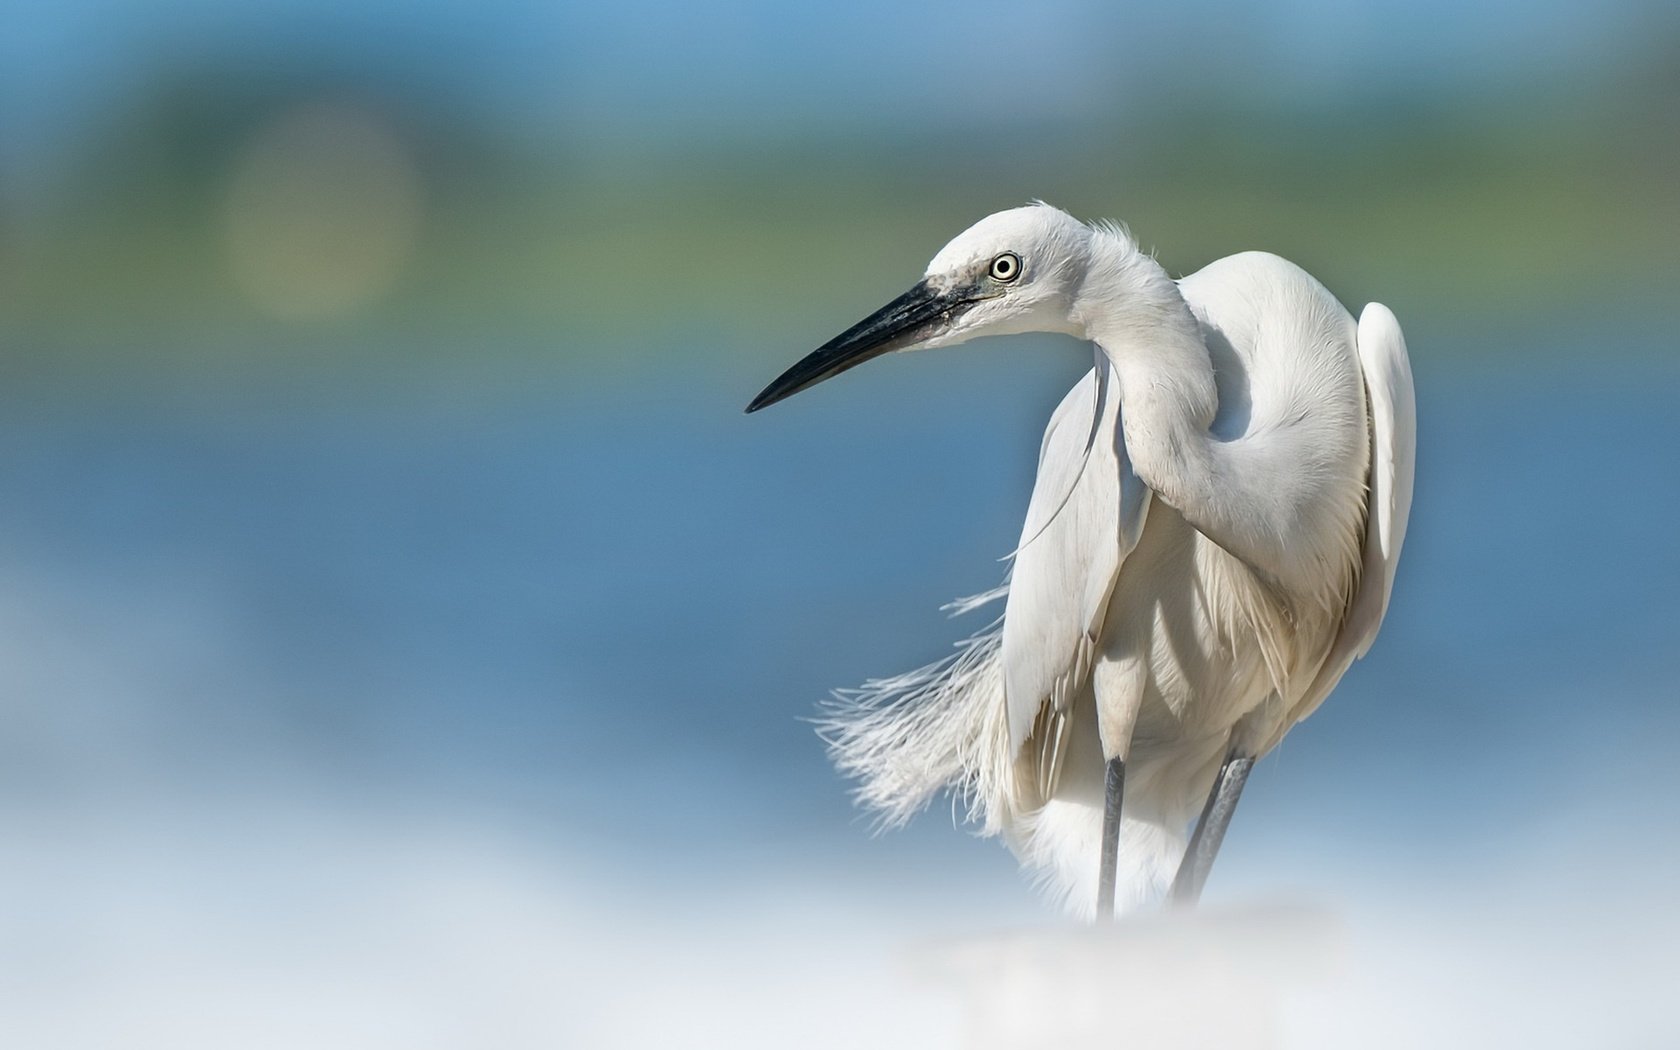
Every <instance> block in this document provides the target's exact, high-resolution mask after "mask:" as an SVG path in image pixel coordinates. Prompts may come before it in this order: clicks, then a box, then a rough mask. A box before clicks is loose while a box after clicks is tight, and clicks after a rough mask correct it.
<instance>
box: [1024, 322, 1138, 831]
mask: <svg viewBox="0 0 1680 1050" xmlns="http://www.w3.org/2000/svg"><path fill="white" fill-rule="evenodd" d="M1148 503H1149V489H1148V488H1147V487H1145V486H1144V484H1143V482H1142V481H1140V480H1139V479H1138V476H1137V475H1136V474H1135V473H1134V472H1133V471H1132V469H1131V464H1130V461H1129V458H1128V457H1127V455H1126V449H1125V442H1124V436H1123V432H1122V429H1121V426H1120V395H1119V391H1118V390H1117V389H1115V380H1114V373H1113V366H1112V365H1111V364H1110V363H1109V360H1108V356H1107V355H1106V354H1105V353H1103V351H1102V349H1101V348H1100V347H1099V348H1097V350H1096V366H1095V367H1094V368H1093V369H1092V370H1091V371H1090V372H1089V373H1087V374H1086V376H1085V378H1084V379H1082V380H1080V381H1079V383H1077V384H1075V386H1074V388H1073V389H1072V390H1070V391H1068V393H1067V396H1066V397H1064V398H1063V399H1062V403H1061V405H1059V406H1058V407H1057V409H1056V412H1055V414H1054V415H1053V416H1051V418H1050V425H1049V426H1048V427H1047V428H1046V429H1045V432H1044V443H1043V445H1042V446H1041V447H1040V450H1039V456H1038V480H1037V481H1036V482H1035V483H1034V484H1033V494H1032V501H1031V503H1030V504H1029V506H1028V508H1027V520H1026V524H1025V525H1024V526H1023V527H1022V530H1021V545H1020V546H1019V547H1018V548H1016V551H1015V554H1014V559H1015V564H1014V569H1013V572H1012V573H1011V575H1010V582H1009V599H1008V604H1007V605H1006V606H1005V608H1004V618H1003V678H1004V700H1005V703H1006V705H1007V708H1008V721H1009V743H1010V749H1011V752H1012V753H1013V754H1016V755H1019V754H1020V753H1021V748H1022V746H1023V745H1024V744H1025V743H1026V742H1027V741H1028V740H1029V739H1036V740H1037V741H1038V746H1039V755H1038V785H1039V788H1040V792H1041V795H1042V796H1043V797H1045V798H1048V797H1050V795H1051V794H1052V793H1053V791H1054V789H1055V785H1056V778H1057V776H1058V774H1059V773H1060V770H1061V763H1062V759H1063V755H1064V752H1063V743H1064V741H1065V736H1066V732H1067V725H1068V715H1069V713H1070V710H1071V708H1072V706H1073V700H1074V697H1075V696H1077V695H1078V693H1079V690H1080V689H1082V688H1083V687H1084V686H1085V684H1086V683H1087V682H1088V681H1089V679H1090V675H1091V664H1092V661H1093V659H1094V658H1095V654H1096V645H1097V639H1098V638H1100V637H1101V636H1102V625H1103V616H1104V614H1105V613H1106V611H1107V608H1108V599H1109V595H1110V594H1111V593H1113V590H1114V582H1115V580H1116V579H1117V578H1118V577H1119V574H1120V565H1121V562H1122V561H1124V560H1125V557H1126V555H1127V554H1129V553H1130V552H1131V550H1132V548H1134V547H1136V546H1137V541H1138V537H1139V535H1141V533H1142V532H1143V520H1144V515H1145V513H1146V512H1147V509H1148Z"/></svg>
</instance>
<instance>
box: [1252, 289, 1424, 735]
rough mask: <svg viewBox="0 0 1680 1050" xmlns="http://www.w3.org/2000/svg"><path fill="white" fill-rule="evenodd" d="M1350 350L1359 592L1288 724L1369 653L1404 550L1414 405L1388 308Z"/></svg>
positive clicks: (1408, 369) (1364, 321) (1363, 319)
mask: <svg viewBox="0 0 1680 1050" xmlns="http://www.w3.org/2000/svg"><path fill="white" fill-rule="evenodd" d="M1358 342H1359V367H1360V370H1361V371H1362V372H1363V373H1364V377H1365V394H1366V398H1367V402H1368V404H1369V407H1370V428H1371V468H1370V469H1371V473H1370V481H1369V485H1368V489H1367V494H1366V505H1365V507H1366V510H1365V543H1364V551H1363V554H1362V563H1361V566H1360V573H1359V586H1358V588H1357V589H1356V590H1355V591H1354V594H1353V597H1352V598H1351V600H1350V601H1349V602H1348V610H1347V615H1346V616H1345V617H1344V618H1343V620H1342V626H1341V629H1340V630H1339V631H1338V632H1337V634H1336V640H1335V641H1334V642H1333V643H1332V644H1331V647H1330V653H1329V655H1328V656H1327V657H1326V658H1325V661H1324V664H1323V666H1322V667H1321V668H1320V669H1319V672H1318V675H1317V676H1316V677H1315V678H1314V679H1313V683H1312V685H1311V686H1310V687H1309V688H1308V689H1307V691H1306V693H1305V694H1303V696H1302V699H1301V701H1300V702H1299V703H1298V704H1297V705H1296V709H1295V711H1294V712H1293V717H1292V718H1291V720H1290V722H1291V723H1293V722H1298V721H1300V720H1301V719H1303V718H1305V717H1307V716H1308V715H1310V714H1312V713H1313V711H1315V710H1316V709H1317V708H1318V705H1319V704H1321V703H1323V702H1324V698H1325V697H1326V696H1329V695H1330V691H1331V690H1332V689H1334V688H1335V687H1336V683H1337V682H1338V681H1340V680H1341V677H1342V675H1343V673H1345V672H1346V671H1347V669H1348V666H1349V665H1350V664H1352V663H1353V661H1355V660H1357V659H1358V658H1360V657H1362V656H1364V655H1365V654H1366V653H1367V652H1369V651H1370V649H1371V643H1372V642H1373V641H1375V640H1376V637H1377V629H1378V628H1379V627H1381V626H1382V622H1383V617H1384V616H1385V615H1386V614H1387V613H1388V598H1389V594H1390V592H1392V591H1393V589H1394V570H1395V568H1396V566H1398V565H1399V563H1400V546H1401V544H1402V543H1404V542H1405V539H1406V521H1407V518H1408V517H1410V515H1411V511H1412V473H1413V465H1414V461H1415V459H1416V457H1417V398H1416V395H1415V394H1414V393H1413V390H1412V366H1411V362H1410V360H1409V359H1408V358H1407V356H1406V338H1405V336H1403V335H1402V334H1401V333H1400V322H1399V321H1398V320H1396V319H1395V317H1394V314H1393V313H1392V312H1391V311H1390V310H1389V309H1388V307H1386V306H1384V305H1382V304H1381V303H1371V304H1369V305H1368V306H1366V307H1365V310H1364V312H1363V313H1361V314H1360V315H1359V335H1358ZM1284 728H1285V729H1287V726H1285V727H1284ZM1280 733H1281V730H1280ZM1274 743H1275V741H1274Z"/></svg>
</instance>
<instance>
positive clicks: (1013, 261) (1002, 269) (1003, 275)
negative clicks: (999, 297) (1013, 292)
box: [987, 252, 1021, 284]
mask: <svg viewBox="0 0 1680 1050" xmlns="http://www.w3.org/2000/svg"><path fill="white" fill-rule="evenodd" d="M987 273H988V274H989V275H990V276H991V278H992V280H994V281H1002V282H1003V283H1004V284H1008V283H1009V282H1010V281H1013V280H1014V279H1015V278H1017V277H1019V276H1021V257H1020V256H1019V255H1016V254H1015V253H1014V252H1004V253H1003V254H1002V255H1000V256H998V257H997V258H996V259H993V260H992V265H991V269H989V270H988V271H987Z"/></svg>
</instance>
